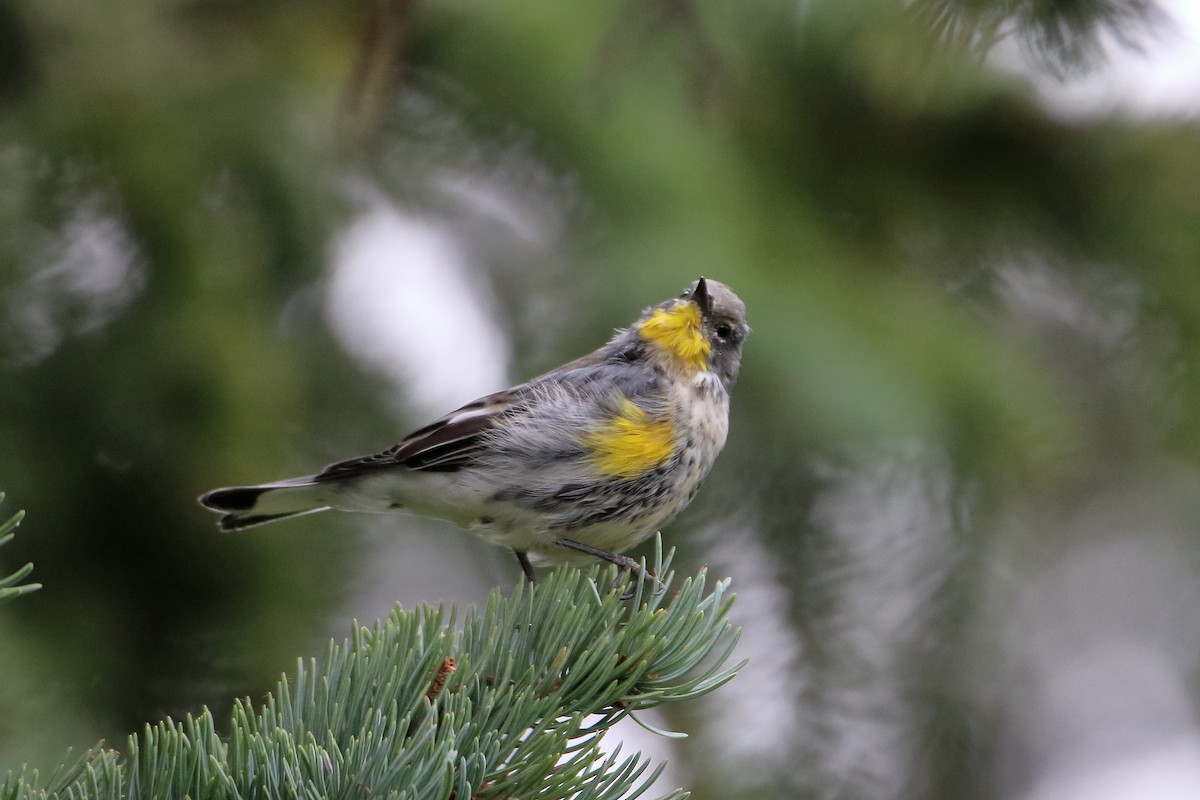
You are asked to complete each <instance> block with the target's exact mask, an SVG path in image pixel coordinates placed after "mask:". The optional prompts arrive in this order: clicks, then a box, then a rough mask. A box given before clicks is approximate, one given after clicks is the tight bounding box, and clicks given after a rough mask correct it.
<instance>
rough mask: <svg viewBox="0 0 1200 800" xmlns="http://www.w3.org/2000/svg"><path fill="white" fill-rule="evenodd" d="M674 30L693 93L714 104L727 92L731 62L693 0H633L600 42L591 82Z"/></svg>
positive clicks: (698, 100)
mask: <svg viewBox="0 0 1200 800" xmlns="http://www.w3.org/2000/svg"><path fill="white" fill-rule="evenodd" d="M672 33H674V34H676V35H677V36H678V37H679V40H680V42H681V43H682V45H683V51H684V52H683V55H684V59H685V61H684V71H685V77H686V78H687V81H688V93H689V99H690V100H691V102H692V104H693V105H694V106H695V107H696V108H698V109H700V110H705V109H707V108H709V107H711V106H712V105H713V104H715V103H716V102H717V101H719V100H720V98H721V97H722V96H723V95H724V93H725V85H726V83H727V82H728V81H727V75H728V67H727V65H726V64H725V60H724V58H722V56H721V52H720V50H719V49H718V48H717V45H716V42H714V41H713V38H712V36H710V35H709V33H708V31H707V29H706V28H705V27H704V22H703V20H701V19H700V13H699V12H698V11H697V10H696V4H695V3H694V2H693V0H652V1H651V2H645V0H633V2H631V3H630V4H629V5H628V6H627V7H626V9H625V12H624V13H623V14H621V15H620V17H619V18H618V20H617V21H616V23H614V24H613V26H612V28H611V29H610V30H609V32H608V34H607V36H606V37H605V40H604V43H603V44H602V45H601V46H600V50H599V52H598V53H597V55H596V65H595V68H594V70H593V75H592V79H591V81H590V83H592V84H594V85H597V86H600V85H601V84H602V81H603V80H604V79H606V78H611V77H612V76H613V75H616V74H618V73H620V72H621V71H623V70H626V69H628V68H629V65H630V64H631V63H632V61H633V60H634V56H635V55H636V54H637V53H638V52H639V51H640V50H642V49H643V48H645V47H647V46H649V45H650V44H651V43H653V42H657V41H659V40H661V39H662V38H664V36H665V35H669V34H672ZM598 93H603V92H602V91H601V92H598Z"/></svg>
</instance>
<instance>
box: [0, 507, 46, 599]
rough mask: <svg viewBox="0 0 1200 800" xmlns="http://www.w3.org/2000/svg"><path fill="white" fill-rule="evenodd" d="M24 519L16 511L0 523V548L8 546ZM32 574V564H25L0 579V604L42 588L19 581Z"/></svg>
mask: <svg viewBox="0 0 1200 800" xmlns="http://www.w3.org/2000/svg"><path fill="white" fill-rule="evenodd" d="M3 502H4V492H0V503H3ZM24 518H25V512H24V511H18V512H17V513H16V514H13V515H12V516H11V517H9V519H8V521H7V522H4V523H0V547H3V546H4V545H6V544H8V543H9V542H11V541H12V540H13V537H14V536H16V533H14V531H15V530H16V529H17V526H18V525H20V524H21V520H22V519H24ZM31 572H33V564H26V565H25V566H23V567H21V568H20V569H19V570H17V571H16V572H14V573H12V574H11V575H9V576H8V577H6V578H0V603H6V602H8V601H9V600H12V599H13V598H14V597H19V596H21V595H23V594H29V593H30V592H36V591H37V590H38V589H40V588H42V585H41V584H40V583H25V584H22V583H21V581H23V580H25V579H26V578H28V577H29V573H31Z"/></svg>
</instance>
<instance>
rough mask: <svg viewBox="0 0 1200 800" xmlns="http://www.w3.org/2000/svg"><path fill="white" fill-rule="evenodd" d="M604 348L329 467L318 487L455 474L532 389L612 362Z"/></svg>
mask: <svg viewBox="0 0 1200 800" xmlns="http://www.w3.org/2000/svg"><path fill="white" fill-rule="evenodd" d="M608 349H609V348H607V347H602V348H600V349H599V350H597V351H595V352H592V353H588V354H587V355H585V356H581V357H580V358H577V359H575V360H574V361H570V362H567V363H566V364H563V365H562V366H560V367H557V368H555V369H553V370H550V371H549V372H546V373H544V374H542V375H539V376H537V377H536V378H534V379H533V380H531V381H529V382H527V383H523V384H521V385H520V386H515V387H513V388H512V389H507V390H505V391H502V392H496V393H495V394H490V395H488V396H486V397H481V398H479V399H478V400H476V401H474V402H471V403H467V404H466V405H465V406H463V407H462V408H458V409H455V410H454V411H451V412H450V413H449V414H447V415H446V416H444V417H442V418H441V419H439V420H437V421H436V422H433V423H430V424H429V425H426V426H425V427H424V428H421V429H420V430H416V431H413V432H412V433H410V434H409V435H408V436H406V437H405V438H404V441H402V442H400V443H399V444H397V445H394V446H393V447H389V448H388V449H387V450H384V451H383V452H381V453H375V454H374V455H369V456H362V457H360V458H352V459H350V460H349V461H339V462H338V463H336V464H330V465H329V466H327V467H326V468H325V469H323V470H321V472H320V473H318V474H317V475H316V480H317V481H319V482H325V481H337V480H342V479H344V478H354V477H358V476H360V475H365V474H368V473H371V472H375V471H376V470H381V469H391V468H394V467H405V468H407V469H414V470H423V471H426V472H456V471H457V470H460V469H462V468H463V467H467V466H470V465H471V464H472V463H474V460H475V457H476V456H477V455H478V453H479V451H480V449H481V448H482V446H483V442H484V440H485V438H486V436H487V434H488V431H490V430H491V429H492V428H493V427H495V425H496V422H497V420H499V419H501V418H502V417H504V416H505V415H506V414H508V413H510V411H511V410H512V409H513V408H514V406H516V407H519V406H520V405H521V404H522V403H523V401H524V400H525V399H527V398H528V397H529V396H530V394H531V390H532V389H533V387H534V386H536V385H537V384H539V383H541V382H542V381H544V380H547V379H557V378H559V377H560V376H562V375H563V374H564V373H567V372H570V371H572V370H577V369H583V368H586V367H591V366H593V365H595V364H599V363H600V362H602V361H604V360H605V359H606V358H609V357H611V356H612V354H611V353H609V352H608Z"/></svg>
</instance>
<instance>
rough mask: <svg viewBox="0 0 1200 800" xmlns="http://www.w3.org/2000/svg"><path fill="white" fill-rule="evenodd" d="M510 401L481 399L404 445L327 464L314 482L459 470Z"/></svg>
mask: <svg viewBox="0 0 1200 800" xmlns="http://www.w3.org/2000/svg"><path fill="white" fill-rule="evenodd" d="M511 398H512V392H511V391H506V392H497V393H496V394H492V395H488V396H487V397H481V398H480V399H478V400H476V401H475V402H473V403H468V404H467V405H465V406H463V407H462V408H459V409H456V410H455V411H452V412H450V413H449V414H447V415H446V416H444V417H442V418H441V419H439V420H437V421H436V422H433V423H431V424H429V425H426V426H425V427H424V428H421V429H420V430H417V431H413V432H412V433H410V434H409V435H408V436H406V437H405V438H404V441H402V442H400V443H399V444H397V445H394V446H392V447H389V448H388V449H387V450H384V451H383V452H381V453H375V454H373V455H369V456H362V457H360V458H352V459H350V460H349V461H339V462H338V463H336V464H330V465H329V466H327V467H326V468H325V469H323V470H321V472H320V473H318V474H317V476H316V480H318V481H321V482H324V481H336V480H341V479H343V478H353V477H357V476H359V475H363V474H366V473H369V472H374V471H376V470H380V469H389V468H391V467H406V468H408V469H416V470H426V471H429V472H454V471H456V470H459V469H461V468H463V467H465V466H468V465H469V464H471V463H472V461H473V459H474V456H475V455H476V453H478V452H479V448H480V447H481V444H482V441H483V438H484V436H485V435H486V434H487V432H488V431H489V430H490V429H491V428H492V427H493V426H494V425H495V424H496V420H497V419H499V418H500V417H501V416H503V415H504V414H505V413H506V412H507V410H508V408H509V406H510V403H511Z"/></svg>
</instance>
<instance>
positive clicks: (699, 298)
mask: <svg viewBox="0 0 1200 800" xmlns="http://www.w3.org/2000/svg"><path fill="white" fill-rule="evenodd" d="M688 299H689V300H691V301H692V302H693V303H695V304H696V305H698V306H699V307H700V313H701V314H703V315H704V316H706V317H707V316H708V315H709V314H711V313H712V298H711V297H709V295H708V283H707V282H706V281H705V280H704V278H701V279H700V280H698V281H696V287H695V288H694V289H692V294H691V297H689V298H688Z"/></svg>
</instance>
